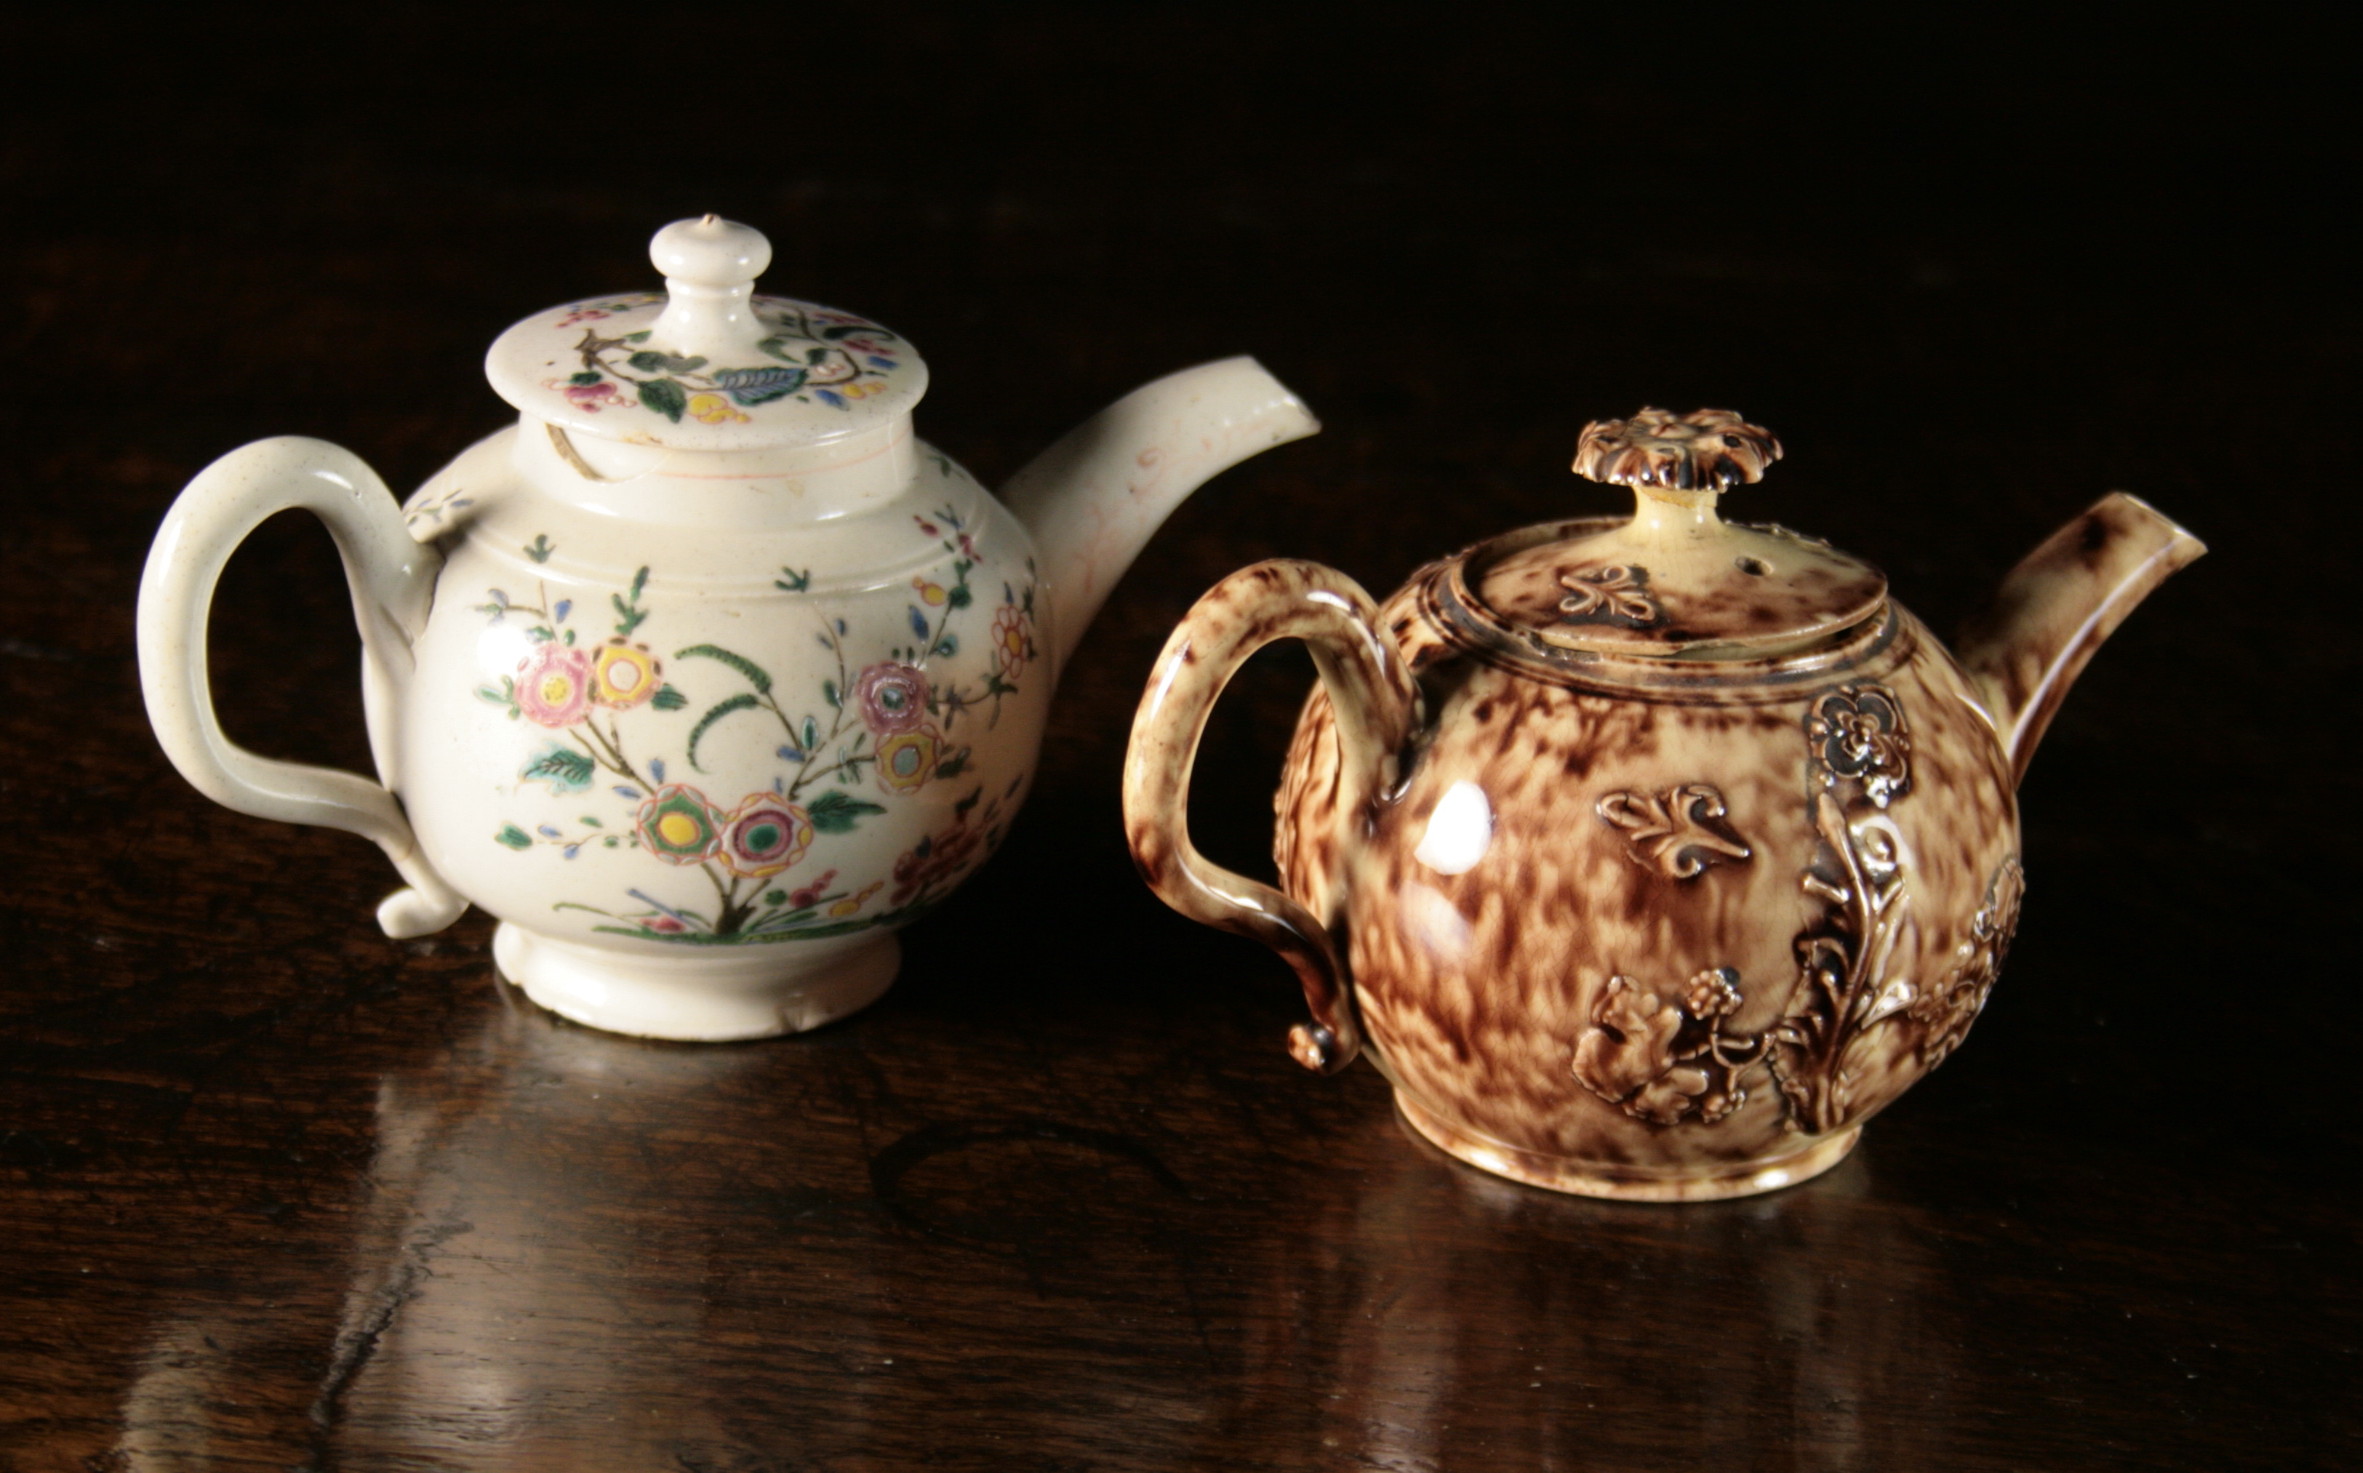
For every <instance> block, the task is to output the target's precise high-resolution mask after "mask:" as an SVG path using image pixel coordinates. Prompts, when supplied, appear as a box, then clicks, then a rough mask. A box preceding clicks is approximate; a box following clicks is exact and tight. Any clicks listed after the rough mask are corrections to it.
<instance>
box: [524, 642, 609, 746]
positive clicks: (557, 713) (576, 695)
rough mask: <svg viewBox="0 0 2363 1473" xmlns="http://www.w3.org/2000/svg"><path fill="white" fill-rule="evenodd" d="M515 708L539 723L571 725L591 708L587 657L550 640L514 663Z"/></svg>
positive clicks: (553, 725)
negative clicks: (515, 677)
mask: <svg viewBox="0 0 2363 1473" xmlns="http://www.w3.org/2000/svg"><path fill="white" fill-rule="evenodd" d="M517 709H518V710H520V711H522V712H524V713H525V719H526V720H528V721H531V722H533V723H535V724H536V725H539V726H552V727H555V726H572V725H574V724H575V723H576V722H577V721H580V720H582V719H583V717H584V716H585V715H587V714H589V712H590V709H591V657H590V656H589V655H588V654H586V653H584V652H583V651H581V650H578V649H575V648H573V647H571V646H569V645H563V644H559V643H557V642H556V641H552V642H550V643H548V644H540V645H535V646H534V648H533V653H532V654H529V655H527V656H526V657H525V658H524V659H523V660H522V661H520V662H518V665H517Z"/></svg>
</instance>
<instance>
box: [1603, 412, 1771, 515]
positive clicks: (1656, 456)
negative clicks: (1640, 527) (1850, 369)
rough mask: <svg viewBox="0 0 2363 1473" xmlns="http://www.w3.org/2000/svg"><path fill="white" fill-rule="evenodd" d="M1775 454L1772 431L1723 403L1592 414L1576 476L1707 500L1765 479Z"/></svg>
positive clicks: (1699, 502)
mask: <svg viewBox="0 0 2363 1473" xmlns="http://www.w3.org/2000/svg"><path fill="white" fill-rule="evenodd" d="M1778 459H1780V441H1779V440H1777V439H1775V438H1773V434H1772V431H1770V430H1768V429H1765V428H1764V427H1763V426H1762V425H1752V424H1749V423H1748V422H1747V421H1746V420H1743V419H1741V418H1740V417H1739V416H1738V415H1737V414H1735V413H1733V412H1732V411H1731V410H1728V409H1697V410H1693V411H1691V412H1690V413H1688V414H1683V415H1677V414H1674V413H1673V412H1672V411H1670V410H1665V409H1643V410H1642V411H1641V412H1640V413H1638V414H1636V415H1634V416H1633V417H1632V418H1631V419H1596V420H1593V421H1592V422H1591V423H1590V424H1588V425H1585V426H1584V432H1583V436H1582V438H1580V439H1578V440H1577V441H1576V444H1575V473H1576V474H1577V475H1579V476H1583V477H1585V478H1587V479H1589V480H1594V481H1604V482H1607V483H1608V484H1610V485H1614V486H1630V487H1632V488H1633V489H1634V490H1636V491H1638V492H1640V493H1641V494H1642V495H1644V496H1648V497H1654V498H1655V499H1657V500H1660V501H1671V502H1674V503H1676V504H1678V505H1682V506H1689V507H1707V506H1712V505H1713V504H1714V501H1715V497H1716V496H1717V495H1718V494H1720V493H1721V492H1724V491H1728V490H1730V489H1731V488H1732V487H1733V486H1736V485H1739V484H1740V483H1742V482H1747V483H1750V484H1753V483H1754V482H1757V481H1761V480H1763V479H1764V468H1765V467H1766V466H1768V465H1770V464H1772V463H1773V462H1774V461H1776V460H1778ZM1643 504H1644V505H1646V504H1647V503H1643Z"/></svg>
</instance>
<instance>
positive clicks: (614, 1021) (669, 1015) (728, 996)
mask: <svg viewBox="0 0 2363 1473" xmlns="http://www.w3.org/2000/svg"><path fill="white" fill-rule="evenodd" d="M759 950H760V952H761V953H762V954H760V955H748V954H746V953H745V952H743V951H738V952H727V953H726V954H724V955H721V956H713V957H689V958H684V957H681V956H677V955H666V956H647V957H642V956H634V955H631V954H628V953H624V952H620V951H615V950H610V949H607V948H604V947H591V946H579V945H575V944H573V943H571V942H566V941H553V940H551V939H550V938H549V937H547V936H537V935H535V934H533V933H532V932H530V931H526V930H523V929H521V928H519V927H517V926H513V925H510V924H509V923H508V922H506V921H503V922H502V923H501V924H500V926H499V928H498V929H496V930H495V931H494V932H493V933H492V957H493V961H494V963H495V964H496V965H498V966H499V968H500V972H501V975H502V976H503V977H506V978H507V979H509V981H511V982H513V983H515V984H516V985H517V986H518V988H520V989H521V990H522V991H523V992H524V993H525V995H526V996H527V997H530V998H532V999H533V1000H534V1001H535V1002H537V1003H539V1004H541V1005H542V1006H543V1007H545V1008H548V1009H549V1010H550V1011H551V1012H553V1013H556V1014H558V1015H559V1016H560V1017H563V1018H571V1019H573V1020H574V1021H575V1022H577V1023H584V1024H588V1025H589V1026H590V1027H593V1028H603V1029H605V1030H607V1031H608V1032H610V1033H629V1034H633V1035H636V1036H638V1037H641V1038H665V1039H672V1040H675V1041H678V1042H683V1043H729V1042H732V1041H734V1040H738V1039H748V1038H776V1037H778V1036H779V1035H781V1034H783V1033H804V1032H808V1031H810V1030H811V1029H814V1028H819V1027H822V1026H824V1025H826V1024H829V1023H834V1022H836V1021H837V1020H838V1019H839V1018H843V1017H848V1016H850V1015H852V1014H854V1013H858V1012H860V1011H861V1010H862V1009H863V1008H866V1007H868V1006H869V1005H870V1004H871V1003H873V1002H876V1001H877V1000H878V998H879V996H880V995H882V994H883V993H884V992H885V991H886V989H887V987H888V986H889V985H891V984H892V983H893V981H894V974H895V971H896V969H897V968H899V967H900V966H901V965H902V943H901V942H900V941H898V940H897V939H896V938H895V936H894V933H893V932H891V931H867V932H861V933H857V934H854V935H851V936H845V937H840V938H836V940H835V942H834V943H833V944H832V943H831V942H804V943H802V944H800V945H788V946H769V947H763V948H759Z"/></svg>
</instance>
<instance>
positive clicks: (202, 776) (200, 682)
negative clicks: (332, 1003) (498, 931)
mask: <svg viewBox="0 0 2363 1473" xmlns="http://www.w3.org/2000/svg"><path fill="white" fill-rule="evenodd" d="M291 507H302V508H303V509H304V510H306V511H309V512H311V513H313V514H314V515H315V516H317V517H319V518H320V520H321V521H323V522H325V523H327V524H328V532H329V535H330V536H331V537H332V538H334V539H335V541H336V549H337V552H338V554H339V555H340V556H341V557H342V558H343V560H344V565H345V577H346V579H347V581H348V582H350V583H351V584H352V589H353V614H354V618H355V620H356V622H358V623H359V625H360V627H361V644H362V650H363V658H364V659H365V660H367V661H369V662H370V663H371V664H372V666H373V668H374V669H376V670H377V671H378V672H379V673H381V674H397V673H398V674H399V675H407V673H408V670H409V666H410V663H411V658H412V657H411V650H410V645H411V641H412V640H413V639H415V638H416V637H417V636H418V634H419V633H420V631H421V630H423V629H424V628H425V627H426V618H427V609H428V606H429V604H430V602H431V601H432V599H433V597H434V591H435V575H436V574H437V572H438V571H440V570H441V568H442V565H443V558H442V555H441V554H440V553H438V552H436V551H435V549H433V548H432V547H426V546H422V545H420V544H419V543H417V542H415V541H413V540H412V539H411V537H410V534H409V532H408V531H407V530H406V529H405V528H404V526H403V525H402V514H401V512H400V511H399V510H398V509H397V508H396V506H395V504H394V498H393V495H392V493H391V492H389V491H388V490H387V489H386V484H385V482H383V481H381V480H379V479H378V476H377V473H376V472H374V471H372V470H371V469H370V468H369V467H368V466H366V465H364V464H362V463H361V460H360V458H359V457H358V456H355V455H354V454H352V453H351V452H350V451H347V450H342V449H339V448H338V447H337V446H334V445H331V444H328V443H327V442H325V441H321V440H309V439H303V438H300V437H296V436H287V437H283V438H280V439H275V440H258V441H256V442H255V443H254V444H252V445H248V446H245V447H244V448H242V449H238V450H233V451H231V452H230V453H229V454H228V455H225V456H223V457H222V458H221V459H219V460H217V461H215V462H214V463H213V464H211V465H209V466H207V467H206V468H205V469H204V470H203V471H201V472H199V473H198V475H197V479H195V480H193V481H191V482H190V483H189V485H188V489H186V490H184V491H183V492H181V494H180V499H179V500H177V501H175V502H174V503H173V505H172V510H171V511H170V512H169V513H167V514H166V515H165V518H164V525H163V527H162V528H161V529H159V530H158V532H157V534H156V544H155V546H154V547H153V548H151V549H150V550H149V553H148V566H147V571H146V572H145V573H144V574H142V575H141V578H140V589H139V664H140V686H141V689H142V690H143V691H144V692H145V694H146V696H147V702H148V720H149V722H150V723H151V724H153V725H154V726H155V728H156V738H157V740H158V741H159V742H161V743H162V744H163V747H164V754H165V755H166V756H167V757H170V758H171V759H172V765H173V766H175V767H177V768H179V769H180V772H181V776H183V777H185V778H187V779H188V780H189V781H190V783H192V784H193V785H195V787H196V788H197V790H198V791H199V792H201V793H203V794H205V796H207V797H208V798H211V799H213V800H214V801H215V802H216V803H220V804H222V805H224V806H225V807H229V808H235V809H237V810H238V811H239V812H240V813H249V814H253V815H254V816H255V817H257V818H273V819H283V820H285V821H287V822H289V823H309V824H324V825H326V826H328V827H330V828H338V829H345V830H348V831H350V832H352V833H356V834H360V835H362V836H363V837H364V838H368V839H371V840H374V841H375V842H376V843H377V845H378V847H379V848H381V849H383V850H385V851H386V857H387V858H388V859H391V860H392V861H393V862H394V868H396V869H398V870H400V871H401V872H402V877H403V878H404V879H405V880H408V881H409V882H410V885H409V888H407V889H402V890H397V891H395V892H394V893H393V894H392V895H389V896H387V897H386V899H385V902H384V903H383V904H381V905H380V906H379V907H378V911H377V918H378V924H379V925H381V926H383V927H384V928H385V932H386V934H387V935H389V936H395V937H404V936H424V935H426V934H428V933H430V932H433V931H440V930H442V929H443V928H444V927H445V926H448V925H450V924H451V923H452V922H453V921H455V920H457V919H459V914H460V912H461V911H463V910H466V909H467V906H468V903H467V901H466V900H464V899H462V898H461V897H460V896H459V894H458V893H457V892H455V891H454V890H453V889H452V888H451V886H450V885H449V884H447V883H445V881H444V879H443V877H442V876H441V875H439V874H437V873H436V872H435V871H434V869H433V868H432V867H431V866H430V865H428V863H427V861H426V859H425V857H424V856H423V855H421V854H420V853H419V849H418V840H417V837H416V836H415V835H414V834H412V832H411V828H410V821H409V820H408V819H407V818H405V817H404V816H403V813H402V805H401V804H400V803H399V802H398V801H396V799H395V797H394V795H393V794H392V793H391V792H388V791H387V790H386V788H385V787H384V786H382V785H381V784H378V783H375V782H372V781H370V780H369V779H367V778H364V777H361V776H358V775H357V774H354V773H350V772H338V771H336V770H334V769H332V768H326V767H311V766H307V765H305V764H302V763H297V762H279V761H274V760H272V759H271V758H268V757H259V756H256V755H255V754H254V753H252V752H249V751H247V750H246V749H245V748H243V747H241V746H239V745H237V744H236V743H235V742H232V741H231V740H230V739H229V738H228V737H227V736H225V735H223V734H222V729H221V723H220V721H219V720H217V719H216V718H215V716H214V711H213V690H212V683H211V681H210V679H209V678H208V676H207V672H206V653H205V634H206V626H207V624H208V623H209V622H210V618H211V615H212V612H213V591H214V585H215V584H216V583H218V582H219V581H220V579H221V573H222V568H223V567H224V566H225V565H226V564H228V562H229V560H230V554H231V553H233V552H235V551H236V550H237V548H238V544H239V543H241V542H244V541H245V540H246V538H247V536H248V535H249V534H251V533H252V532H253V531H254V529H255V528H256V527H257V526H259V525H261V523H262V522H263V520H264V519H265V518H266V517H269V516H270V515H271V514H272V513H274V512H279V511H285V510H287V509H289V508H291ZM406 683H407V682H406V681H405V680H403V679H400V678H396V679H394V680H392V681H390V682H389V684H390V685H391V686H393V687H399V686H401V685H403V684H406ZM379 761H380V765H381V766H382V765H383V762H384V755H383V754H382V753H381V754H380V756H379Z"/></svg>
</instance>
